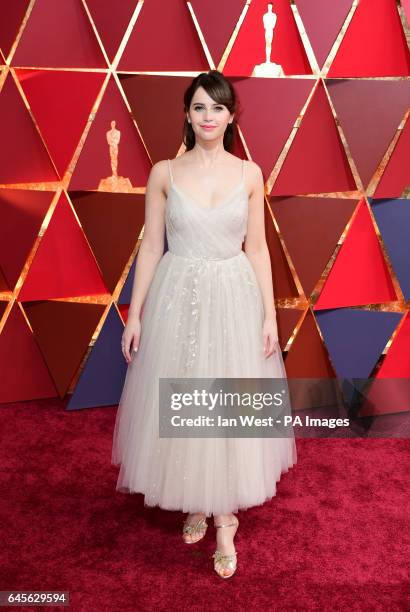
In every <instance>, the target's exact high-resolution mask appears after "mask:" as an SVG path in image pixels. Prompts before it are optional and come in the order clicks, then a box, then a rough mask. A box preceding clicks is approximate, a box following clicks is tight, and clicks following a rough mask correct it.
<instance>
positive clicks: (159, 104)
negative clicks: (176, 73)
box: [120, 74, 192, 184]
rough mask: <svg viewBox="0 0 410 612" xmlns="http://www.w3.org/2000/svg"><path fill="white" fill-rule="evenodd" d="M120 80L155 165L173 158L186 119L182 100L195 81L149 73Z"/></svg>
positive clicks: (125, 76) (122, 77)
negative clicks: (189, 86)
mask: <svg viewBox="0 0 410 612" xmlns="http://www.w3.org/2000/svg"><path fill="white" fill-rule="evenodd" d="M120 78H121V85H122V87H123V89H124V91H125V94H126V96H127V100H128V102H129V105H130V107H131V111H132V114H133V117H134V118H135V121H136V123H137V125H138V129H139V130H140V132H141V136H142V139H143V141H144V143H145V146H146V147H147V149H148V153H149V155H150V158H151V160H152V162H153V163H155V162H157V161H159V160H162V159H168V158H174V157H175V156H176V154H177V152H178V150H179V148H180V146H181V142H182V126H183V123H184V118H185V115H184V110H183V105H182V103H181V100H182V99H183V95H184V91H185V89H186V88H187V87H188V85H189V84H190V83H191V81H192V78H191V77H173V76H167V75H164V76H162V75H158V76H157V75H150V74H137V75H129V76H127V75H123V76H121V77H120ZM164 100H166V112H164ZM153 117H155V121H153V120H152V118H153ZM144 184H145V182H144Z"/></svg>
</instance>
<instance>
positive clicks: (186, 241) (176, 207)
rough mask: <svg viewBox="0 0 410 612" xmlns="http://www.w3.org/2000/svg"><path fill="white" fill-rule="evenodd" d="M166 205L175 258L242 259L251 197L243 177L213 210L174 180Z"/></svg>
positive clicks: (167, 226) (169, 247) (167, 234)
mask: <svg viewBox="0 0 410 612" xmlns="http://www.w3.org/2000/svg"><path fill="white" fill-rule="evenodd" d="M168 167H169V173H170V179H171V186H170V189H169V192H168V197H167V199H166V203H165V230H166V237H167V242H168V249H169V251H170V252H171V253H173V254H175V255H180V256H182V257H192V258H200V259H211V260H212V259H218V260H219V259H227V258H230V257H234V256H235V255H238V254H239V253H240V252H241V250H242V243H243V241H244V239H245V236H246V228H247V219H248V193H247V189H246V186H245V182H244V161H243V160H242V177H241V180H240V182H239V183H238V184H237V185H236V186H235V187H234V189H233V190H232V191H231V193H230V194H229V195H228V197H226V198H225V199H224V200H223V201H222V202H220V203H218V205H217V206H215V207H213V208H205V207H204V206H202V205H201V204H198V202H197V201H196V200H195V198H194V197H193V196H190V195H188V194H186V193H184V191H182V190H181V189H180V188H179V187H178V185H176V183H175V182H174V180H173V175H172V169H171V163H170V160H168Z"/></svg>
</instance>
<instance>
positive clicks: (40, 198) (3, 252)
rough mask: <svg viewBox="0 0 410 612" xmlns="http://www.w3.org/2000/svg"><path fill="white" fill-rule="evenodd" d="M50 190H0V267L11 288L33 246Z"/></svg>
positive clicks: (44, 212) (49, 196)
mask: <svg viewBox="0 0 410 612" xmlns="http://www.w3.org/2000/svg"><path fill="white" fill-rule="evenodd" d="M54 195H55V194H54V192H53V191H34V190H29V189H0V219H1V223H0V265H1V268H2V271H3V274H4V276H5V277H6V278H7V283H8V286H9V287H10V289H14V287H15V285H16V282H17V279H18V278H19V276H20V274H21V273H22V271H23V266H24V264H25V263H26V260H27V257H28V256H29V254H30V251H31V249H32V248H33V245H34V243H35V240H36V238H37V235H38V233H39V231H40V227H41V225H42V223H43V221H44V216H45V214H46V212H47V210H48V208H49V206H50V204H51V201H52V198H53V196H54Z"/></svg>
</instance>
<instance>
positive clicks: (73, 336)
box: [24, 300, 105, 397]
mask: <svg viewBox="0 0 410 612" xmlns="http://www.w3.org/2000/svg"><path fill="white" fill-rule="evenodd" d="M104 309H105V306H104V305H101V304H79V303H75V302H63V301H55V302H53V301H46V300H44V301H39V302H28V303H25V304H24V310H25V312H26V314H27V318H28V320H29V321H30V325H31V327H32V329H33V333H34V335H35V337H36V339H37V342H38V344H39V346H40V349H41V352H42V354H43V357H44V359H45V361H46V363H47V366H48V369H49V370H50V372H51V374H52V376H53V380H54V383H55V385H56V387H57V389H58V391H59V393H60V396H61V397H64V395H65V393H66V391H67V389H68V387H69V385H70V382H71V380H72V378H73V377H74V375H75V373H76V371H77V369H78V367H79V366H80V363H81V359H82V358H83V356H84V355H85V352H86V350H87V348H88V345H89V342H90V340H91V338H92V335H93V333H94V330H95V328H96V327H97V325H98V321H99V320H100V318H101V315H102V313H103V311H104Z"/></svg>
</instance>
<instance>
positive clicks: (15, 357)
mask: <svg viewBox="0 0 410 612" xmlns="http://www.w3.org/2000/svg"><path fill="white" fill-rule="evenodd" d="M0 371H1V385H0V403H6V402H20V401H28V400H34V399H40V398H45V397H57V396H58V393H57V389H56V388H55V386H54V382H53V379H52V377H51V374H50V371H49V370H48V368H47V365H46V362H45V360H44V358H43V355H42V353H41V351H40V348H39V346H38V344H37V342H36V340H35V336H34V334H33V333H32V332H31V329H30V328H29V326H28V325H27V322H26V320H25V318H24V317H23V314H22V312H21V310H20V307H19V306H18V304H17V302H15V303H14V304H13V306H12V309H11V311H10V312H9V314H8V317H7V320H6V322H5V324H4V327H3V329H2V331H1V334H0Z"/></svg>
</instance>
